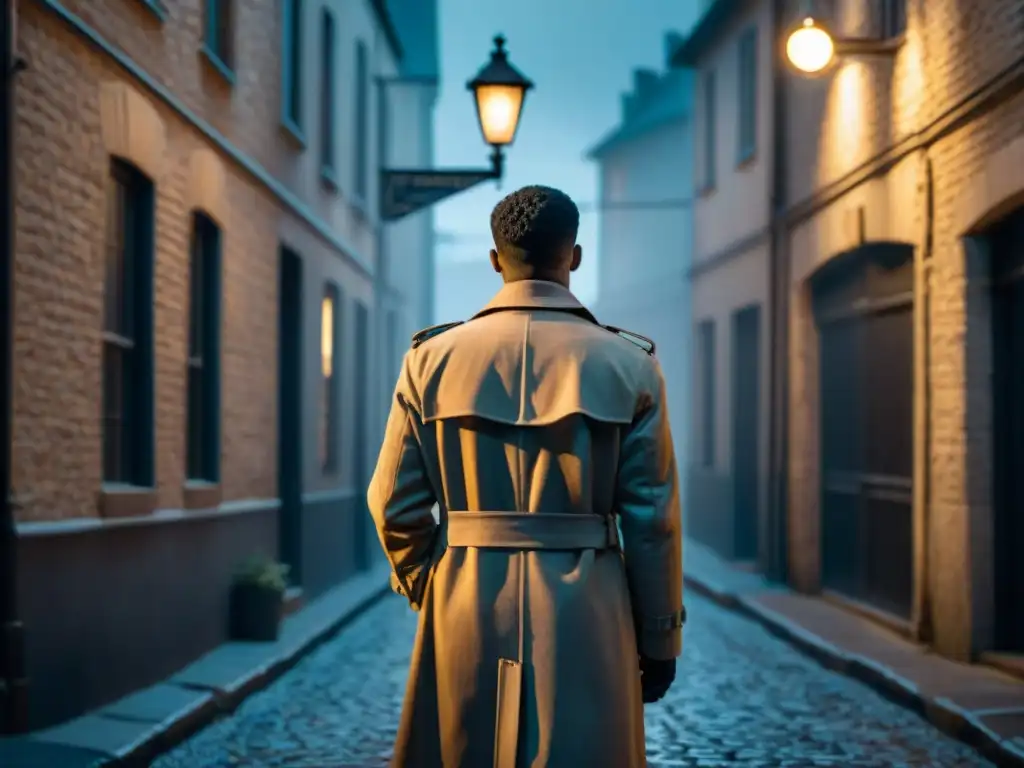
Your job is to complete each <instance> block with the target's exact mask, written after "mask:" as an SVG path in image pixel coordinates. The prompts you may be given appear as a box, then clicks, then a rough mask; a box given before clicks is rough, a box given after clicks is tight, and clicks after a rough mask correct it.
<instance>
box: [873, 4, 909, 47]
mask: <svg viewBox="0 0 1024 768" xmlns="http://www.w3.org/2000/svg"><path fill="white" fill-rule="evenodd" d="M879 5H880V6H881V7H880V12H879V17H880V21H881V32H882V35H881V36H882V37H883V38H889V37H899V36H900V35H902V34H903V33H904V32H906V31H907V0H880V3H879Z"/></svg>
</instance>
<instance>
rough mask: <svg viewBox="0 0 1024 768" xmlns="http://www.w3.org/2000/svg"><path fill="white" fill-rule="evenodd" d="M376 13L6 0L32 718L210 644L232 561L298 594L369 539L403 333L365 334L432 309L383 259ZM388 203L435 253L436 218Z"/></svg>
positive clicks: (87, 699)
mask: <svg viewBox="0 0 1024 768" xmlns="http://www.w3.org/2000/svg"><path fill="white" fill-rule="evenodd" d="M395 5H396V6H397V5H399V3H395ZM425 5H430V6H433V4H425ZM392 10H401V9H392V8H391V7H390V6H388V5H386V4H385V3H384V2H382V1H381V0H360V1H359V2H341V0H323V2H315V3H314V2H301V1H300V0H253V1H251V2H246V3H242V2H239V1H238V0H204V1H203V2H200V0H192V1H191V2H183V3H179V2H173V3H172V2H162V1H161V0H46V1H45V2H28V1H27V0H25V1H23V2H19V3H18V37H17V41H16V47H17V52H18V54H19V55H20V56H21V57H23V58H24V60H25V62H26V65H27V69H26V70H25V71H23V72H22V73H21V74H20V75H19V80H18V89H17V99H16V117H15V127H16V147H17V149H16V156H17V164H16V168H15V169H14V172H15V173H16V188H17V206H16V217H17V225H16V226H17V248H16V263H15V267H16V284H15V293H16V320H15V327H14V333H15V360H14V382H15V384H14V386H15V391H14V402H13V410H14V424H13V432H14V436H13V456H14V466H13V485H14V487H13V489H12V490H13V494H12V495H13V499H14V501H15V503H16V504H17V513H16V514H17V521H18V551H19V563H18V578H17V586H18V594H19V598H20V600H19V602H20V611H21V618H22V620H23V622H24V624H25V627H26V644H27V655H28V660H29V669H28V674H29V677H30V678H31V684H32V689H31V694H30V701H31V704H32V708H33V710H32V713H31V720H32V725H33V727H40V726H44V725H48V724H51V723H54V722H58V721H61V720H64V719H66V718H68V717H72V716H75V715H78V714H80V713H81V712H83V711H86V710H88V709H91V708H94V707H96V706H98V705H101V704H103V703H106V702H108V701H110V700H112V699H114V698H117V697H118V696H121V695H123V694H125V693H127V692H129V691H131V690H134V689H136V688H139V687H142V686H145V685H149V684H151V683H153V682H155V681H157V680H159V679H162V678H163V677H166V676H167V675H169V674H171V673H173V672H174V671H175V670H176V669H178V668H180V667H181V666H183V665H184V664H186V663H188V662H190V661H192V660H193V659H195V658H196V657H198V656H199V655H201V654H202V653H204V652H206V651H207V650H209V649H211V648H212V647H214V646H216V645H218V644H219V643H221V642H223V641H224V640H225V628H226V616H227V595H228V587H229V584H230V580H231V576H232V572H233V571H234V569H235V568H236V567H237V565H238V563H239V562H240V561H241V560H243V559H245V558H247V557H249V556H251V555H253V554H256V553H261V554H264V555H266V556H272V557H276V558H279V559H280V560H282V561H284V562H285V563H287V564H288V565H290V566H291V569H292V570H291V578H292V581H293V584H294V585H295V587H296V588H297V589H298V590H301V592H302V595H303V597H304V598H306V599H310V598H313V597H315V596H317V595H319V594H321V593H322V592H324V591H325V590H326V589H328V588H329V587H331V586H334V585H336V584H339V583H341V582H343V581H344V580H345V579H346V578H347V577H348V576H349V575H350V574H352V573H354V572H355V571H357V570H358V569H360V568H364V567H366V566H367V565H368V564H369V562H370V559H371V558H372V557H373V556H374V555H373V553H374V552H376V550H377V548H378V547H377V545H376V541H375V537H372V531H371V530H370V526H369V523H368V521H367V520H366V517H365V514H364V509H365V506H364V501H363V496H364V488H365V478H366V477H367V475H368V472H367V461H368V458H367V457H368V456H370V455H372V454H373V453H374V452H375V448H376V445H377V441H378V440H379V434H380V431H381V429H382V427H381V425H380V424H379V423H378V421H379V419H378V418H377V416H376V415H375V414H376V413H377V411H376V409H375V408H374V407H373V403H374V401H375V397H376V394H375V393H376V392H377V391H379V390H380V388H381V386H382V381H384V380H386V379H389V378H390V377H391V372H390V369H391V367H392V366H391V365H390V358H393V357H394V353H395V351H396V349H397V346H398V342H397V341H396V342H395V349H392V350H390V351H389V350H382V347H381V346H380V344H379V343H377V340H379V339H381V338H384V336H385V335H386V330H385V329H386V328H388V327H389V322H388V320H387V316H388V312H394V313H398V314H399V315H400V316H401V317H402V318H405V317H408V318H409V322H412V318H414V317H420V316H424V312H425V311H426V310H424V309H423V302H424V299H423V298H422V297H421V296H420V295H415V296H414V295H412V294H411V293H410V292H409V291H408V289H407V288H405V287H404V286H402V285H400V284H399V283H398V280H397V279H396V278H394V276H393V275H390V274H383V273H382V268H381V253H382V250H383V249H382V248H381V243H382V242H383V241H384V240H385V238H386V237H388V236H390V233H389V232H388V228H387V227H385V226H383V225H382V224H381V222H380V221H379V220H378V216H377V207H378V206H377V186H378V177H379V174H378V170H379V168H380V166H381V164H382V163H383V162H384V158H386V156H387V152H386V149H385V144H386V142H387V140H388V138H387V137H385V136H384V135H383V132H381V131H380V130H379V129H380V127H381V123H380V115H381V113H382V111H383V110H382V108H381V106H382V105H381V103H380V102H379V99H380V98H381V97H380V95H379V93H378V89H377V88H376V87H375V83H376V82H377V78H378V77H395V76H400V75H401V73H402V71H401V62H402V53H403V44H404V43H405V42H406V41H403V40H402V39H400V37H399V34H398V25H397V24H396V17H395V16H394V14H393V13H392V12H391V11H392ZM416 30H419V32H422V33H424V34H425V35H426V36H427V37H428V38H429V36H430V35H431V34H433V32H432V31H431V30H436V26H435V27H433V28H429V27H424V26H423V25H413V26H408V25H407V26H406V27H405V28H404V31H405V32H406V33H407V34H412V33H413V32H414V31H416ZM412 44H413V45H415V46H419V48H422V49H425V50H427V51H429V50H430V49H431V46H433V45H436V42H434V41H431V40H429V39H427V40H426V41H424V40H416V41H412ZM434 61H436V56H435V58H434ZM435 79H436V73H435ZM389 98H390V97H389ZM393 98H394V99H395V100H396V104H395V106H394V107H392V108H393V109H396V110H397V109H416V107H415V106H413V107H409V106H408V104H409V102H410V101H412V100H411V99H405V100H404V101H403V100H402V99H401V96H400V95H395V96H394V97H393ZM416 103H417V104H418V105H419V107H418V108H419V109H420V110H421V112H420V113H417V120H418V122H416V123H415V124H416V125H418V126H419V125H424V124H426V123H428V122H429V114H430V110H431V109H432V101H431V100H430V99H429V98H425V99H419V100H416ZM419 138H420V142H419V144H418V148H419V151H421V152H426V153H427V154H428V155H429V146H428V145H429V142H430V141H431V136H430V135H429V133H427V134H424V135H423V136H421V137H419ZM403 225H404V226H407V227H410V228H411V227H414V226H417V227H418V228H417V229H416V230H415V231H416V233H417V234H416V235H415V236H414V235H404V237H406V238H407V239H409V238H412V237H418V238H422V239H421V240H417V245H416V247H415V248H412V250H411V254H412V255H411V256H410V258H411V259H413V260H416V259H428V258H429V254H430V244H429V240H430V238H429V235H428V232H429V226H428V225H427V224H424V223H423V222H422V219H421V221H420V223H419V224H418V225H417V224H416V222H415V221H413V222H411V223H407V222H403ZM396 226H397V225H396ZM395 236H396V237H397V235H395ZM416 268H417V269H421V270H422V269H424V267H423V265H421V264H417V265H416ZM421 293H423V295H424V296H425V295H426V293H425V292H421ZM397 316H398V315H396V317H397ZM398 322H400V321H399V320H397V319H395V320H392V321H391V322H390V325H391V326H394V325H395V324H396V323H398ZM401 322H404V320H402V321H401ZM395 334H396V338H397V331H396V332H395ZM378 350H382V351H378ZM387 387H389V388H390V382H389V383H388V384H387ZM71 638H74V640H73V641H72V640H71Z"/></svg>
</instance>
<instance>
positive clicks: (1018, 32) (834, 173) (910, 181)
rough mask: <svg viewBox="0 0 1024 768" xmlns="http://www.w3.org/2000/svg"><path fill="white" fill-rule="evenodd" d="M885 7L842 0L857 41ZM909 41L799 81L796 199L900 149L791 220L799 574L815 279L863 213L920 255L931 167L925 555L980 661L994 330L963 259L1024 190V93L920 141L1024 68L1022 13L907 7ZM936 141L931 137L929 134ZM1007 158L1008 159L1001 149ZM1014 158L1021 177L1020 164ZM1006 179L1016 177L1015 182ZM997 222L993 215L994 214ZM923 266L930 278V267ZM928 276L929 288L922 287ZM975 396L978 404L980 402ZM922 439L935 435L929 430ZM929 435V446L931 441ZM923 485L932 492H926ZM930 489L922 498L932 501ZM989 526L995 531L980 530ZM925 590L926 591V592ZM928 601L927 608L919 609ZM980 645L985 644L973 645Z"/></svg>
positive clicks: (808, 573) (804, 538) (811, 462)
mask: <svg viewBox="0 0 1024 768" xmlns="http://www.w3.org/2000/svg"><path fill="white" fill-rule="evenodd" d="M873 8H874V4H867V3H864V2H863V0H837V2H836V4H835V14H834V23H835V24H836V25H837V29H838V31H840V32H841V33H843V34H846V35H854V36H856V35H871V34H874V33H875V32H876V31H877V27H875V26H874V25H875V24H876V20H875V19H874V18H873V16H872V13H871V11H872V9H873ZM907 17H908V26H907V32H906V37H905V41H904V43H903V45H902V47H901V48H900V50H899V52H898V53H897V55H896V56H895V57H894V58H892V59H886V58H866V57H865V58H853V57H848V58H846V59H844V60H840V61H838V62H837V66H836V68H835V70H834V71H832V72H830V73H828V74H827V75H826V76H824V77H820V78H798V77H795V76H794V77H793V78H790V81H789V84H788V88H789V92H788V104H787V107H788V112H787V119H788V126H789V129H788V131H787V135H788V141H787V145H788V146H787V148H788V153H789V164H788V168H787V180H788V186H789V189H788V192H789V195H790V202H791V203H793V204H799V203H800V202H801V201H804V200H807V199H808V198H811V197H812V196H814V195H815V194H821V190H823V189H825V188H827V187H828V185H829V184H833V183H836V184H841V183H842V182H843V180H844V179H848V178H850V177H849V174H851V172H855V171H857V170H858V169H863V168H864V167H866V166H865V164H870V161H871V159H872V158H873V157H875V156H877V155H878V154H880V153H882V152H884V151H886V150H888V149H889V148H891V147H894V146H896V145H900V144H901V142H904V144H903V146H905V147H911V148H912V149H913V151H910V152H898V153H896V155H895V156H894V158H893V160H894V162H893V163H892V164H891V167H890V168H889V169H888V170H885V169H877V170H876V171H875V172H872V173H868V174H865V175H864V177H863V183H860V184H858V185H856V186H853V187H852V188H850V189H848V190H844V193H843V194H841V195H839V196H838V197H836V199H834V200H831V201H824V202H826V203H827V204H824V205H822V206H818V207H817V209H816V210H813V211H812V212H811V215H810V216H807V217H802V218H801V219H800V220H798V221H794V222H792V224H793V229H792V231H791V239H790V250H791V257H792V260H793V269H792V276H793V281H794V284H793V291H794V294H793V295H794V299H793V300H792V301H791V313H792V317H791V328H793V329H794V331H793V333H794V336H793V345H792V355H791V374H790V376H791V392H790V402H791V406H792V407H791V446H790V454H791V455H790V478H791V484H792V493H791V499H790V516H791V537H792V540H791V547H790V551H791V553H792V555H791V556H792V558H793V561H794V562H793V563H792V566H793V570H794V573H796V574H798V578H799V581H800V582H801V583H802V585H803V586H805V587H807V588H814V587H815V586H816V576H817V573H816V572H817V562H818V553H817V552H816V548H817V524H816V518H817V513H818V510H817V498H818V494H817V493H816V492H815V490H814V489H811V490H809V484H810V485H813V484H815V483H816V482H817V477H816V472H817V456H816V441H815V440H814V439H813V438H812V435H813V434H816V408H817V406H816V392H815V391H814V388H815V387H816V386H817V385H816V383H815V374H814V371H813V370H812V369H811V368H812V367H813V365H814V361H813V355H810V354H809V353H808V350H809V349H810V348H811V347H813V346H814V345H815V343H816V342H815V338H816V335H815V331H814V327H813V322H812V320H811V318H810V316H809V307H808V304H807V302H806V301H805V300H802V298H801V297H803V296H804V292H805V291H806V285H805V282H804V281H805V280H806V278H807V277H808V275H809V274H810V273H811V272H812V271H813V270H814V269H815V268H816V267H817V266H819V265H820V264H821V263H822V262H823V261H825V260H827V259H829V258H831V257H832V256H834V255H835V254H837V253H839V252H841V251H843V250H846V249H848V248H849V247H851V246H852V245H854V244H855V240H856V233H855V231H854V230H853V228H851V226H850V222H851V220H852V219H853V218H854V214H855V211H856V209H858V208H862V209H863V211H864V222H865V230H866V231H865V234H866V237H867V239H868V240H879V239H888V240H899V241H903V242H909V243H912V244H914V245H915V246H917V257H916V258H917V261H918V262H919V263H920V262H921V261H922V260H923V259H924V258H925V257H926V256H928V255H929V254H928V253H926V251H925V245H926V233H927V227H928V220H927V217H926V214H927V206H926V193H927V190H928V183H929V182H928V168H929V166H930V169H931V182H932V185H933V186H932V194H933V200H934V222H933V225H932V228H931V234H932V237H933V245H932V250H931V253H930V257H931V265H930V274H929V275H928V276H927V277H926V278H922V279H923V280H927V286H928V290H929V292H930V304H929V306H930V310H929V316H928V325H929V338H928V349H929V364H928V367H927V379H926V378H925V376H924V374H925V370H924V369H923V368H920V369H919V370H918V375H917V383H916V385H917V392H918V393H919V394H920V393H922V392H924V391H925V390H924V386H925V382H926V381H927V384H928V387H929V389H930V408H929V410H928V411H927V413H923V416H922V418H925V419H927V426H928V429H929V431H930V433H931V450H930V453H929V455H928V456H927V457H925V460H924V462H923V466H926V467H927V468H928V470H929V471H928V472H927V473H925V474H924V475H921V476H919V478H918V479H921V477H930V485H929V489H930V493H929V495H930V503H929V504H928V508H927V510H925V508H924V507H923V505H921V503H920V500H919V502H918V509H917V514H918V516H919V517H920V518H922V520H923V517H924V515H927V520H928V526H927V528H928V530H929V532H930V533H929V536H928V540H927V541H924V540H921V539H920V537H921V536H922V535H923V531H924V526H923V525H922V524H921V520H919V521H918V537H919V541H918V543H917V554H918V557H917V560H918V564H919V566H920V565H921V564H922V562H923V558H922V557H921V554H922V552H923V550H924V547H927V548H928V553H929V557H928V562H929V563H930V567H929V568H928V579H929V582H928V583H929V592H930V594H931V602H932V614H933V621H934V625H935V628H934V631H935V641H936V644H937V646H938V647H939V649H940V650H942V651H944V652H946V653H949V654H950V655H953V656H958V657H965V656H967V655H969V653H970V652H971V650H972V646H977V644H978V643H979V642H982V643H983V640H981V639H980V638H979V636H978V633H977V632H976V631H975V630H974V629H972V623H973V624H975V625H980V624H984V622H985V619H984V618H983V617H982V616H981V613H983V607H982V603H983V602H984V601H983V600H982V599H981V598H979V597H978V596H977V595H976V594H975V596H974V597H973V598H972V590H973V588H972V583H973V582H974V581H976V580H977V579H979V578H982V577H980V576H978V569H982V570H984V568H986V567H988V566H986V565H985V564H984V562H983V561H982V562H979V555H983V553H982V552H981V551H979V550H978V549H977V548H976V546H975V544H974V543H973V541H972V539H973V538H976V537H973V535H972V530H974V531H977V530H978V519H979V517H981V518H984V517H985V516H987V515H989V510H988V506H987V498H988V494H989V491H988V490H986V488H987V485H990V483H991V481H990V479H989V475H990V468H989V466H988V462H989V459H990V453H989V452H988V451H987V450H982V447H984V446H987V445H988V444H989V443H990V442H991V419H990V416H989V417H986V413H987V411H986V408H985V407H984V405H978V404H979V403H980V404H985V403H987V402H988V401H989V398H990V393H989V391H988V387H989V383H988V381H987V377H986V376H977V375H974V373H973V372H972V371H970V370H969V369H968V365H967V361H968V359H970V358H971V355H970V354H969V353H968V350H967V349H965V343H966V345H967V347H968V348H970V346H971V345H972V344H976V343H981V342H982V340H983V337H984V335H985V328H984V326H983V324H977V323H975V324H973V325H972V324H970V323H969V317H970V311H969V298H968V297H969V295H970V293H971V290H970V288H971V286H970V281H969V279H968V271H967V268H966V265H967V263H968V259H967V247H968V245H969V244H968V243H967V241H966V240H965V239H964V238H965V236H967V235H969V234H971V229H972V227H975V226H976V224H977V223H978V222H979V221H983V220H985V218H986V216H988V214H989V213H990V212H991V211H992V210H994V209H997V208H998V209H1000V210H1005V209H1006V206H1007V204H1008V203H1007V201H1008V200H1010V199H1011V198H1012V197H1014V196H1015V195H1018V196H1019V193H1020V189H1018V188H1015V187H1024V174H1022V173H1021V172H1020V168H1021V167H1024V166H1022V165H1021V164H1020V160H1019V158H1020V157H1021V156H1020V155H1019V154H1017V153H1018V152H1019V150H1017V149H1014V147H1015V146H1018V145H1015V144H1014V141H1015V140H1016V141H1017V142H1018V143H1019V142H1020V138H1021V137H1022V136H1024V97H1022V96H1021V95H1020V93H1019V88H1018V89H1017V93H1016V95H1014V89H1013V88H1007V89H1006V92H1005V94H1004V95H1003V96H1001V97H1000V98H998V99H994V100H993V103H992V104H990V105H989V106H987V107H986V108H985V109H984V110H983V111H982V112H981V113H980V114H979V115H976V116H974V117H973V119H971V120H970V121H969V122H966V124H964V125H962V126H961V127H958V128H957V129H956V130H954V131H952V132H951V133H948V135H945V136H942V137H940V138H938V139H937V140H934V141H931V140H929V141H924V142H919V141H916V139H917V138H919V137H920V136H921V135H923V134H922V132H924V135H927V134H928V133H929V132H930V131H934V130H935V126H936V124H937V121H939V120H940V118H942V117H943V116H944V115H947V114H950V113H951V111H954V112H955V110H956V109H957V106H958V104H960V103H961V102H962V101H963V100H964V99H965V98H966V97H967V96H968V95H969V94H971V93H972V92H974V91H976V90H978V89H979V88H981V87H983V86H984V85H985V84H986V83H988V82H989V81H991V80H992V79H993V78H995V77H996V76H997V75H998V74H999V73H1000V72H1001V71H1003V70H1005V69H1006V68H1008V67H1010V66H1011V65H1014V63H1015V62H1017V61H1019V59H1020V56H1021V53H1020V52H1021V51H1024V6H1022V5H1021V3H1019V2H1016V1H1015V0H991V1H990V2H986V3H962V2H956V0H908V3H907ZM931 135H933V136H934V134H931ZM997 157H1001V158H1002V159H1001V161H995V162H994V160H993V159H994V158H997ZM1015 160H1016V162H1017V165H1016V171H1014V170H1013V168H1014V165H1013V163H1014V162H1015ZM1009 176H1015V177H1016V180H1015V181H1011V180H1010V179H1008V178H1004V177H1009ZM989 218H991V217H989ZM919 271H920V272H921V274H922V275H924V274H926V273H925V272H924V270H923V269H921V268H920V264H919ZM923 285H924V283H923V282H919V287H921V286H923ZM972 403H974V404H975V405H973V406H972ZM920 427H921V425H920V424H919V429H918V431H919V434H923V433H924V430H923V429H921V428H920ZM922 445H923V443H920V442H918V450H921V446H922ZM919 490H920V489H919ZM921 498H923V497H921ZM982 527H984V526H982ZM920 599H921V597H920V594H919V600H920ZM918 607H920V606H918ZM972 638H973V639H972Z"/></svg>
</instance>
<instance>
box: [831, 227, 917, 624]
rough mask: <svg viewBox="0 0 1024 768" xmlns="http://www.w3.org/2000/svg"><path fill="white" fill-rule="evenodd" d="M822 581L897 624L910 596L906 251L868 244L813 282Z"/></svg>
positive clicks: (909, 253) (910, 294)
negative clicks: (889, 616) (816, 335)
mask: <svg viewBox="0 0 1024 768" xmlns="http://www.w3.org/2000/svg"><path fill="white" fill-rule="evenodd" d="M812 288H813V295H814V314H815V319H816V322H817V325H818V334H819V341H820V351H819V364H820V408H821V410H820V414H819V418H820V428H821V531H822V539H821V546H822V583H823V585H824V586H825V588H826V589H830V590H834V591H835V592H838V593H840V594H843V595H845V596H847V597H851V598H854V599H855V600H858V601H860V602H864V603H866V604H868V605H870V606H872V607H874V608H877V609H880V610H882V611H885V612H887V613H890V614H893V615H896V616H898V617H901V618H909V616H910V611H911V602H912V593H913V552H914V548H913V513H912V499H913V483H912V479H913V333H914V331H913V302H914V273H913V247H912V246H909V245H905V244H903V243H869V244H867V245H864V246H861V247H860V248H857V249H855V250H853V251H850V252H848V253H846V254H842V255H840V256H837V257H836V258H835V259H833V260H832V261H831V262H829V263H828V264H827V265H826V266H825V267H823V268H822V270H821V271H820V272H819V273H818V274H817V275H815V277H814V280H813V283H812Z"/></svg>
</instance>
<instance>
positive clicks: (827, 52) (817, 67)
mask: <svg viewBox="0 0 1024 768" xmlns="http://www.w3.org/2000/svg"><path fill="white" fill-rule="evenodd" d="M834 55H835V43H833V42H832V36H831V35H830V34H829V33H828V32H826V31H825V30H824V29H822V28H821V27H819V26H818V25H817V24H815V23H814V19H812V18H811V17H810V16H808V17H807V18H806V19H804V23H803V24H802V25H801V26H800V28H799V29H796V30H794V31H793V33H792V34H790V36H789V39H788V40H787V41H786V56H787V57H788V58H789V62H790V64H792V65H793V66H794V67H796V68H797V69H799V70H800V71H801V72H807V73H809V74H813V73H815V72H821V70H823V69H824V68H825V67H827V66H828V65H829V63H830V62H831V61H832V57H833V56H834Z"/></svg>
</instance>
